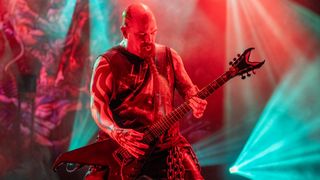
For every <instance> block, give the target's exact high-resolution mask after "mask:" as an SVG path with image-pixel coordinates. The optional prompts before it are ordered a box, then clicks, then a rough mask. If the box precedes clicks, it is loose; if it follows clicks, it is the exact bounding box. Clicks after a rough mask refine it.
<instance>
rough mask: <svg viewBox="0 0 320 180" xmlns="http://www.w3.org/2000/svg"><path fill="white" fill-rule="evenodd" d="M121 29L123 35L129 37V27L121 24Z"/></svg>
mask: <svg viewBox="0 0 320 180" xmlns="http://www.w3.org/2000/svg"><path fill="white" fill-rule="evenodd" d="M120 29H121V32H122V35H123V37H124V38H125V39H128V32H127V30H128V29H127V27H126V26H121V27H120Z"/></svg>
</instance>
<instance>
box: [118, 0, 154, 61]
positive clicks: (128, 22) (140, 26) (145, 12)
mask: <svg viewBox="0 0 320 180" xmlns="http://www.w3.org/2000/svg"><path fill="white" fill-rule="evenodd" d="M122 17H123V23H122V26H121V31H122V34H123V37H124V40H125V41H126V43H125V47H126V48H127V50H128V51H129V52H131V53H133V54H135V55H138V56H140V57H142V55H141V54H142V53H141V49H142V48H143V47H144V46H146V45H148V44H149V45H150V44H153V45H154V44H155V37H156V32H157V24H156V20H155V17H154V15H153V13H152V11H151V10H150V9H149V7H148V6H146V5H144V4H142V3H135V4H131V5H130V6H128V7H127V9H126V10H125V11H124V12H123V13H122Z"/></svg>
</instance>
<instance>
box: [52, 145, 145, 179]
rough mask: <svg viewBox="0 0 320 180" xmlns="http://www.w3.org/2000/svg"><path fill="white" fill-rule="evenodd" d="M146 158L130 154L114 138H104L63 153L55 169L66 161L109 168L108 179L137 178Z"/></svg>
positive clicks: (55, 164) (54, 166)
mask: <svg viewBox="0 0 320 180" xmlns="http://www.w3.org/2000/svg"><path fill="white" fill-rule="evenodd" d="M143 162H144V159H136V158H134V157H133V156H131V155H129V154H128V152H127V151H125V150H124V149H123V148H122V147H121V146H119V145H118V143H117V142H115V141H113V140H112V139H107V140H103V141H100V142H96V143H93V144H91V145H88V146H85V147H82V148H79V149H76V150H73V151H69V152H66V153H63V154H61V155H60V156H59V157H58V158H57V159H56V161H55V162H54V164H53V169H54V170H56V169H57V167H58V166H60V165H62V164H64V163H75V164H80V165H98V166H106V167H108V168H109V174H108V179H112V180H118V179H119V180H124V179H125V180H127V179H136V178H137V177H138V175H139V173H140V172H141V168H142V166H143Z"/></svg>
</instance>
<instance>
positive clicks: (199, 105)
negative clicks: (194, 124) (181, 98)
mask: <svg viewBox="0 0 320 180" xmlns="http://www.w3.org/2000/svg"><path fill="white" fill-rule="evenodd" d="M189 106H190V107H191V108H192V113H193V116H194V117H196V118H201V117H202V115H203V112H204V110H205V109H206V107H207V101H206V100H204V99H200V98H198V97H196V96H194V97H192V98H191V99H189Z"/></svg>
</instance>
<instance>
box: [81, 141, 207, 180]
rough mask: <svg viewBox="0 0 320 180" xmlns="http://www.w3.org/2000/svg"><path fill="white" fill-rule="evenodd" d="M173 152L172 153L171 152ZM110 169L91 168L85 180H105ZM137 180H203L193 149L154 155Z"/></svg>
mask: <svg viewBox="0 0 320 180" xmlns="http://www.w3.org/2000/svg"><path fill="white" fill-rule="evenodd" d="M170 151H171V152H170ZM107 177H108V168H103V167H91V168H90V169H89V171H88V173H87V175H86V177H85V180H104V179H107ZM137 179H140V180H142V179H144V180H148V179H185V180H189V179H190V180H192V179H196V180H198V179H203V177H202V176H201V173H200V166H199V163H198V160H197V158H196V156H195V153H194V152H193V150H192V149H191V147H178V148H174V150H173V149H170V150H165V151H161V152H157V153H153V154H152V155H151V156H150V158H149V160H148V161H147V162H146V163H145V165H144V166H143V168H142V171H141V174H140V176H139V177H138V178H137Z"/></svg>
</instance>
